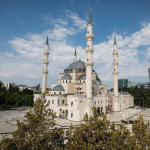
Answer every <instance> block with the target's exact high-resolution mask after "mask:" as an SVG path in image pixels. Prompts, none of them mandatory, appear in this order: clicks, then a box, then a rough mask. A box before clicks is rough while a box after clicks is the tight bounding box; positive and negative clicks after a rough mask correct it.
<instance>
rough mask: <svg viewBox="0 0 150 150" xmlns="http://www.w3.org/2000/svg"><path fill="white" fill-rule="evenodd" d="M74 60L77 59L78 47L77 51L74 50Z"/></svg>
mask: <svg viewBox="0 0 150 150" xmlns="http://www.w3.org/2000/svg"><path fill="white" fill-rule="evenodd" d="M73 61H74V62H75V61H77V52H76V48H75V51H74V60H73Z"/></svg>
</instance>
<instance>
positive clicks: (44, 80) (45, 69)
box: [42, 36, 49, 94]
mask: <svg viewBox="0 0 150 150" xmlns="http://www.w3.org/2000/svg"><path fill="white" fill-rule="evenodd" d="M43 53H44V60H43V71H42V74H43V75H42V94H45V93H46V84H47V74H48V71H47V67H48V64H49V62H48V55H49V43H48V36H47V39H46V44H45V50H44V52H43Z"/></svg>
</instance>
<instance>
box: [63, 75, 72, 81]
mask: <svg viewBox="0 0 150 150" xmlns="http://www.w3.org/2000/svg"><path fill="white" fill-rule="evenodd" d="M61 80H72V79H71V77H70V76H69V75H68V74H65V75H64V76H63V77H62V78H61Z"/></svg>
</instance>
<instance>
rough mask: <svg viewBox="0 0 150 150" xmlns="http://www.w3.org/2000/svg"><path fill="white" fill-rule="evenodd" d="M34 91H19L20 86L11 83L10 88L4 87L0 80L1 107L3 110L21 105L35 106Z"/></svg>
mask: <svg viewBox="0 0 150 150" xmlns="http://www.w3.org/2000/svg"><path fill="white" fill-rule="evenodd" d="M33 103H34V101H33V91H32V90H29V89H27V88H26V89H23V91H19V88H18V87H13V86H12V85H10V88H9V90H6V88H2V85H1V82H0V107H1V109H2V110H5V109H10V108H12V107H20V106H25V105H26V106H29V105H30V106H33Z"/></svg>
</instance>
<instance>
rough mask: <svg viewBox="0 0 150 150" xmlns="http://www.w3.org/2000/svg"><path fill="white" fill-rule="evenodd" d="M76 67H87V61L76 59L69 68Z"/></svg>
mask: <svg viewBox="0 0 150 150" xmlns="http://www.w3.org/2000/svg"><path fill="white" fill-rule="evenodd" d="M76 68H80V69H86V67H85V63H84V62H83V61H75V62H73V63H71V64H70V65H69V66H68V67H67V69H76Z"/></svg>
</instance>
